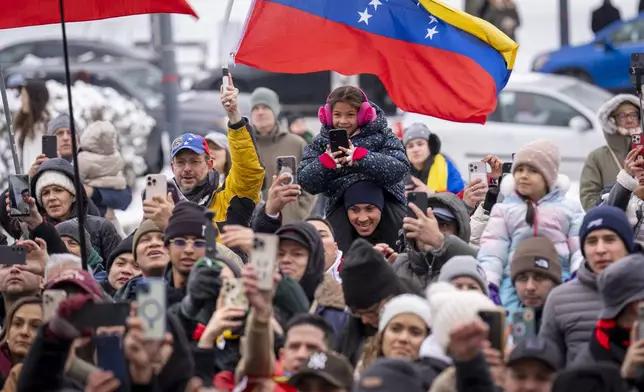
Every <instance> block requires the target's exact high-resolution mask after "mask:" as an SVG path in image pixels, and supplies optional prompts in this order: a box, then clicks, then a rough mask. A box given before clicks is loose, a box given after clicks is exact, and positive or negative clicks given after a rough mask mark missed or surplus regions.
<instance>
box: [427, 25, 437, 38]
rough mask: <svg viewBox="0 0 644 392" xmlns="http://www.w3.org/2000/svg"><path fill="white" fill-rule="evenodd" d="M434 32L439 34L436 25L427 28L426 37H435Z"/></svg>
mask: <svg viewBox="0 0 644 392" xmlns="http://www.w3.org/2000/svg"><path fill="white" fill-rule="evenodd" d="M434 34H438V31H436V26H434V27H432V28H431V29H427V35H426V36H425V39H427V38H429V39H434Z"/></svg>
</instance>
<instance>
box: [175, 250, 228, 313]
mask: <svg viewBox="0 0 644 392" xmlns="http://www.w3.org/2000/svg"><path fill="white" fill-rule="evenodd" d="M220 274H221V266H220V265H219V264H218V263H216V262H212V261H211V260H210V259H206V258H203V259H201V260H199V261H198V262H197V264H195V266H194V267H193V268H192V270H191V271H190V275H189V276H188V283H187V287H186V292H187V295H186V296H185V297H184V298H183V299H182V300H181V312H182V314H183V315H184V316H186V317H187V318H189V319H191V320H197V315H198V314H199V313H200V311H201V310H202V309H203V307H204V305H205V304H206V303H210V304H213V310H214V308H215V306H216V305H215V304H216V303H217V297H219V291H220V290H221V284H222V283H221V277H220ZM199 318H200V319H201V318H203V317H199ZM209 319H210V315H208V318H207V319H205V320H197V321H199V322H201V323H202V324H208V320H209ZM203 321H205V323H204V322H203Z"/></svg>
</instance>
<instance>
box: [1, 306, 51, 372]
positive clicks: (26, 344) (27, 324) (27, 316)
mask: <svg viewBox="0 0 644 392" xmlns="http://www.w3.org/2000/svg"><path fill="white" fill-rule="evenodd" d="M42 323H43V309H42V298H40V297H23V298H20V299H19V300H18V301H16V303H14V304H13V306H12V307H11V309H9V312H8V313H7V318H6V320H5V324H4V325H5V327H4V328H3V329H2V333H0V377H2V379H1V380H0V382H2V383H3V384H4V382H5V380H6V379H7V377H8V376H9V372H10V371H11V368H12V367H13V366H15V365H16V364H18V363H21V362H22V361H23V360H24V359H25V357H26V356H27V354H28V353H29V348H31V344H32V343H33V341H34V339H35V338H36V335H37V334H38V328H39V327H40V325H41V324H42Z"/></svg>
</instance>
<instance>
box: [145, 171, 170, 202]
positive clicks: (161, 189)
mask: <svg viewBox="0 0 644 392" xmlns="http://www.w3.org/2000/svg"><path fill="white" fill-rule="evenodd" d="M145 181H146V185H145V200H152V198H153V197H155V196H161V197H163V198H166V197H167V196H168V179H167V178H166V176H165V175H164V174H150V175H148V176H147V177H146V179H145Z"/></svg>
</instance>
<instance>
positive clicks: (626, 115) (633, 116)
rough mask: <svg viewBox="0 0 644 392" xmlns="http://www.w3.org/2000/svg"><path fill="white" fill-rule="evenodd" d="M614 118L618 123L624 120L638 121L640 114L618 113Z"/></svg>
mask: <svg viewBox="0 0 644 392" xmlns="http://www.w3.org/2000/svg"><path fill="white" fill-rule="evenodd" d="M615 118H616V119H617V120H618V121H624V120H639V119H640V114H639V113H637V112H632V113H618V114H616V115H615Z"/></svg>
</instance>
